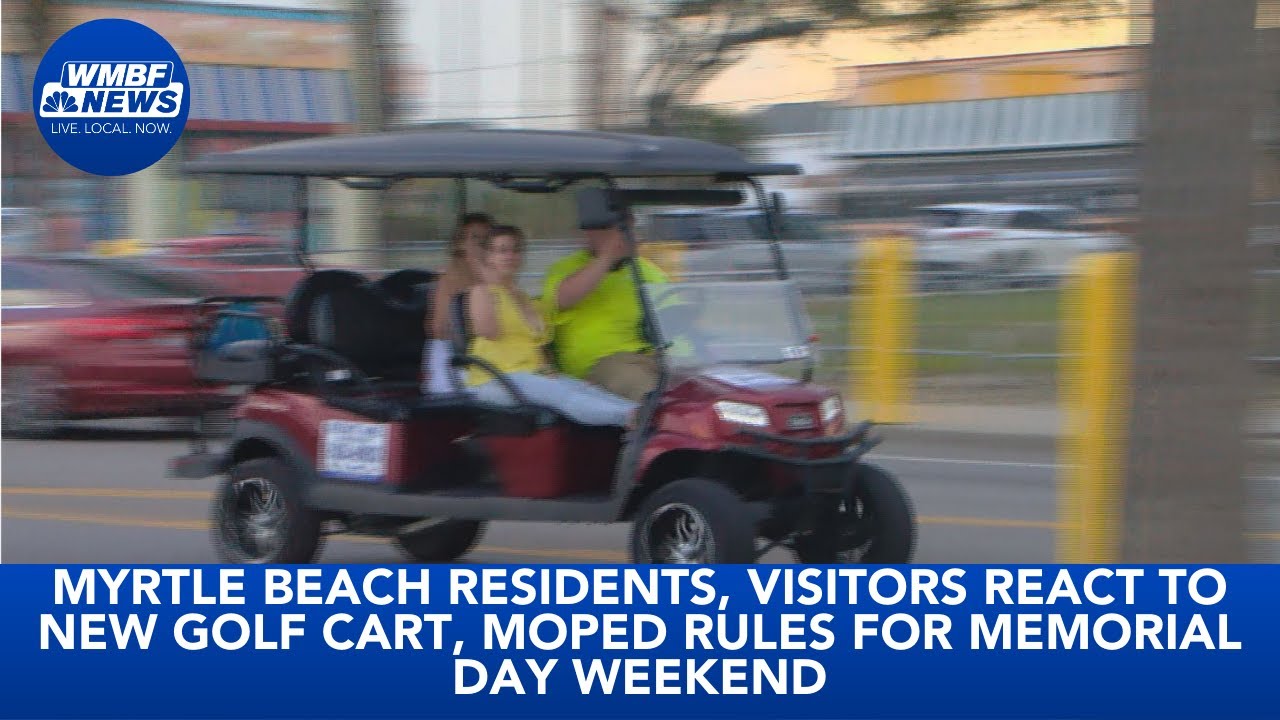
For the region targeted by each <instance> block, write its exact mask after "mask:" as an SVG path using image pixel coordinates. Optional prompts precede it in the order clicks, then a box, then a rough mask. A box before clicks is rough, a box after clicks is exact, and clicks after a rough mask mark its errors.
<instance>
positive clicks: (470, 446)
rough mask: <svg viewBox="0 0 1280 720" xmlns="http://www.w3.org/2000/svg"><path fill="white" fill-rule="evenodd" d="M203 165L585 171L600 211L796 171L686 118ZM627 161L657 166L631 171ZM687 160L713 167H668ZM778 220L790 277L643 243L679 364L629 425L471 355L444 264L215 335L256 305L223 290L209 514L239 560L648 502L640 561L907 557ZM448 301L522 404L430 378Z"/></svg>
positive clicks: (354, 140)
mask: <svg viewBox="0 0 1280 720" xmlns="http://www.w3.org/2000/svg"><path fill="white" fill-rule="evenodd" d="M188 170H189V171H191V172H201V173H245V174H270V175H293V176H297V177H298V178H300V180H302V179H305V178H308V177H321V178H330V179H335V180H339V181H342V182H344V183H346V184H348V185H349V186H350V187H359V188H385V187H387V186H389V185H390V184H391V183H393V182H396V181H398V180H401V179H405V178H420V177H427V178H455V179H461V180H473V181H474V180H482V181H487V182H490V183H492V184H494V185H496V186H498V187H502V188H506V189H510V190H516V191H521V192H528V193H547V192H556V191H560V190H564V189H566V188H570V187H571V186H573V188H572V190H573V191H574V192H576V193H577V199H578V212H579V215H580V218H579V220H580V222H581V224H582V226H584V227H599V226H601V224H602V223H605V222H611V221H612V220H615V219H618V218H620V217H622V214H623V213H624V212H625V211H627V210H628V209H630V208H631V207H634V206H639V205H663V206H671V205H677V206H678V205H685V206H734V205H739V204H741V203H742V202H743V201H744V198H745V197H746V196H747V194H746V192H744V190H745V191H750V192H752V193H753V194H754V195H755V196H756V199H757V201H758V204H759V206H760V207H761V209H762V210H763V211H765V213H766V215H767V217H769V218H770V222H771V224H775V226H776V223H775V222H774V221H776V219H777V203H776V200H772V199H770V198H769V197H768V196H767V195H766V194H765V193H764V192H763V190H762V188H761V186H760V185H759V183H758V182H757V181H756V178H757V177H759V176H765V175H780V174H796V173H797V172H798V169H797V168H795V167H794V166H790V165H775V164H760V163H754V162H750V161H749V160H747V159H745V158H744V157H743V156H742V155H741V154H740V153H739V152H738V151H737V150H734V149H731V148H727V147H723V146H720V145H715V144H712V143H707V142H702V141H695V140H689V139H683V138H671V137H648V136H638V135H624V134H609V133H596V132H544V131H521V130H487V131H431V130H426V131H423V130H417V131H405V132H391V133H380V134H369V135H351V136H344V137H330V138H321V139H309V140H300V141H292V142H286V143H280V144H276V145H270V146H264V147H256V148H252V149H247V150H240V151H236V152H231V153H225V154H219V155H213V156H208V157H204V158H201V159H199V160H196V161H194V162H192V163H191V164H189V166H188ZM623 178H625V179H627V180H628V181H630V182H632V183H635V182H636V181H639V182H644V181H646V180H648V181H649V182H648V185H650V186H651V187H646V188H643V189H621V188H619V187H618V183H617V182H616V180H618V179H623ZM669 178H680V179H682V180H683V182H682V183H681V185H682V186H687V185H690V184H691V181H695V180H696V181H698V184H699V185H700V188H699V189H694V190H684V189H681V190H671V189H661V188H658V187H656V186H657V185H659V184H661V183H662V182H664V181H665V179H669ZM459 186H460V187H461V188H464V189H463V191H462V193H461V195H462V200H463V204H464V206H465V194H466V193H465V184H464V183H459ZM701 186H705V187H701ZM305 187H306V184H305V182H301V181H300V182H299V188H300V189H299V193H300V196H301V197H300V199H301V200H302V202H301V207H302V208H304V210H303V213H301V215H302V225H303V227H302V231H301V232H300V237H301V240H300V250H302V249H305V248H306V246H307V241H306V216H305V208H306V202H305V200H306V198H305ZM624 227H625V228H626V232H627V235H628V239H629V241H630V242H632V243H633V244H634V242H635V239H634V237H632V235H631V233H632V231H631V228H630V227H629V224H628V225H624ZM774 237H775V240H773V241H772V243H771V245H772V249H773V252H772V255H773V257H774V258H775V260H776V263H777V277H776V278H773V279H767V280H759V279H751V280H744V281H741V282H733V281H727V282H706V283H704V282H680V281H673V282H668V283H660V284H644V283H642V282H641V279H640V273H639V270H638V267H637V265H636V264H635V263H631V275H632V278H633V280H634V281H635V283H636V292H637V296H638V298H639V300H640V303H641V305H642V307H643V318H644V320H643V323H642V328H641V330H642V332H643V333H644V334H645V336H646V338H647V339H648V340H649V341H650V343H651V345H652V348H653V350H652V352H653V353H654V354H655V355H656V357H657V358H658V360H659V365H660V367H661V377H660V381H659V385H658V388H657V389H656V390H655V391H654V392H652V393H651V394H650V395H649V396H648V398H647V400H646V401H645V402H644V403H643V404H642V408H641V412H640V418H639V423H638V427H637V429H635V430H633V431H631V432H627V433H623V432H622V431H621V430H613V429H605V428H598V427H584V426H581V425H577V424H575V423H573V422H572V421H570V420H568V419H566V418H565V417H563V416H561V415H560V414H558V413H556V412H555V411H553V410H550V409H548V408H545V407H539V406H536V405H533V404H531V403H529V402H527V401H526V400H525V399H524V398H523V397H522V396H521V395H520V393H519V391H518V389H517V388H515V387H514V386H512V385H510V383H509V382H507V381H506V379H505V378H504V377H503V375H502V373H501V372H498V371H497V370H495V369H493V368H491V367H488V366H487V365H485V364H484V363H482V362H481V361H479V360H477V359H475V358H471V357H468V355H467V347H468V342H469V336H468V328H467V323H466V312H465V308H464V307H463V306H462V303H463V300H462V297H463V296H459V297H457V298H446V297H435V296H434V293H433V289H434V281H435V278H436V275H435V274H434V273H433V272H431V271H429V270H418V269H406V270H400V271H397V272H393V273H391V274H389V275H386V276H384V277H380V278H367V277H364V276H362V275H360V274H357V273H355V272H348V271H342V270H321V271H313V272H311V273H310V274H309V275H308V276H307V277H306V278H304V279H303V280H302V281H301V282H300V283H299V284H298V286H297V287H296V288H295V289H294V291H293V293H292V294H291V296H290V297H289V298H288V300H287V302H286V306H285V308H284V314H283V317H284V319H285V321H284V323H283V326H284V327H283V329H282V330H280V331H278V332H277V333H276V334H275V335H273V336H272V337H271V338H270V339H266V340H245V341H238V342H230V343H225V344H222V345H219V346H217V347H211V346H209V345H208V344H207V343H204V342H203V341H202V340H201V339H200V338H204V337H211V336H213V335H214V334H216V333H215V332H214V329H215V328H216V327H217V326H218V324H219V323H220V322H225V321H227V320H228V319H234V320H237V321H243V320H245V319H246V317H245V316H246V313H244V312H243V311H238V310H234V309H230V308H231V305H233V304H234V303H235V302H237V299H236V298H212V299H210V300H208V301H207V302H206V303H205V304H204V313H203V316H204V317H205V319H206V322H204V323H203V325H202V327H204V328H208V331H207V332H201V333H200V334H199V335H198V336H197V341H196V344H197V347H196V349H195V365H196V372H197V374H198V375H199V377H201V378H202V379H203V380H205V381H207V382H210V383H217V384H222V385H226V384H239V385H245V386H249V387H250V388H251V389H250V390H249V391H248V392H247V393H246V394H245V395H244V396H243V398H242V399H241V400H240V401H239V403H238V405H237V407H236V408H235V411H234V416H235V422H234V429H233V431H232V433H231V436H230V438H229V440H228V441H227V443H226V445H225V447H220V448H219V449H217V450H212V449H210V448H211V447H212V446H211V445H209V444H206V443H204V442H203V441H198V442H197V447H195V448H193V452H192V453H191V454H189V455H187V456H184V457H182V458H178V459H176V460H175V461H174V462H173V464H172V467H171V472H172V474H174V475H175V476H178V477H185V478H206V477H212V476H222V477H223V478H224V479H223V481H222V484H221V486H220V489H219V490H218V492H217V493H216V496H215V500H214V508H213V519H214V529H213V534H214V541H215V544H216V546H217V548H218V551H219V554H220V556H221V557H222V559H224V560H226V561H231V562H268V563H299V562H309V561H311V560H312V559H313V558H314V557H315V556H316V553H317V551H318V549H319V547H320V545H321V542H322V540H323V538H324V536H325V535H327V534H330V533H363V534H372V535H380V536H386V537H390V538H393V539H394V540H395V542H397V543H398V544H399V545H400V546H401V547H402V548H403V549H404V550H405V551H407V552H408V553H409V554H410V555H412V556H413V557H415V558H417V559H418V560H421V561H424V562H446V561H450V560H454V559H456V558H458V557H460V556H462V555H463V554H465V553H466V552H467V551H468V550H469V549H470V548H471V547H473V545H474V544H475V542H476V541H477V539H478V538H479V536H480V534H481V533H482V531H483V527H484V523H485V522H487V521H491V520H521V521H544V522H558V523H565V522H583V523H614V522H630V523H632V526H633V530H632V533H631V554H632V557H633V559H634V560H635V561H636V562H640V563H750V562H754V561H755V560H757V559H758V558H759V557H761V556H762V555H763V554H764V553H766V552H768V551H770V550H771V549H773V548H775V547H779V546H784V547H787V548H790V549H791V550H792V551H793V552H794V553H795V555H796V557H797V559H798V560H800V561H801V562H808V563H833V562H849V561H861V562H871V563H905V562H909V561H910V560H911V557H912V553H913V549H914V544H915V535H916V527H915V518H914V514H913V511H912V508H911V504H910V502H909V500H908V498H907V497H906V495H905V493H904V492H903V490H902V488H901V487H900V486H899V484H898V483H897V481H896V480H895V479H894V478H893V477H891V476H890V475H889V474H887V473H886V472H885V471H884V470H881V469H879V468H877V467H875V466H873V465H870V464H867V463H866V462H864V461H863V456H864V454H865V453H866V452H867V451H868V450H869V449H871V448H872V446H873V445H874V444H875V443H876V442H877V440H876V439H875V438H873V437H871V436H870V434H869V429H870V425H869V424H868V423H865V422H864V423H861V424H856V425H854V424H852V423H849V422H847V420H846V418H845V411H844V407H843V405H842V403H841V400H840V397H839V395H838V394H836V393H835V392H833V391H831V390H828V389H826V388H822V387H818V386H816V385H813V384H811V383H810V382H809V381H810V380H811V378H812V373H813V368H814V363H815V357H814V353H813V352H812V349H811V342H812V331H811V328H810V324H809V320H808V317H807V315H806V313H805V309H804V305H803V302H802V299H801V297H800V295H799V293H798V292H797V290H796V288H795V286H794V285H793V284H792V282H791V281H790V280H788V278H787V272H786V268H785V266H784V265H783V263H782V256H781V253H780V252H779V251H778V247H777V241H776V232H775V233H774ZM633 247H634V245H633ZM433 303H449V305H450V312H451V316H452V318H453V330H454V332H453V337H451V338H449V339H448V340H449V342H450V343H451V348H452V352H451V359H450V361H449V363H448V364H449V366H451V367H452V368H454V370H455V371H457V370H459V369H461V368H466V367H475V366H480V367H482V368H483V369H484V370H486V371H488V372H490V373H491V374H493V375H494V377H495V378H496V379H497V381H498V382H502V383H504V384H506V386H507V388H508V390H509V392H510V393H511V395H512V397H513V399H514V405H510V406H507V405H502V406H498V405H490V404H485V403H482V402H480V401H478V400H477V399H476V398H475V397H473V396H472V395H471V394H469V393H468V392H466V391H465V389H464V388H463V387H462V386H461V384H460V383H457V382H455V383H454V387H455V388H456V392H446V393H440V394H434V395H433V394H424V393H423V391H422V377H421V374H422V368H424V367H427V366H429V365H430V363H429V362H424V360H425V358H424V357H423V353H424V352H430V350H427V351H424V347H431V345H430V344H428V343H426V341H427V340H428V338H427V337H425V335H424V330H423V322H422V319H423V317H424V314H425V313H427V312H429V311H430V308H431V306H432V304H433ZM248 316H252V313H248Z"/></svg>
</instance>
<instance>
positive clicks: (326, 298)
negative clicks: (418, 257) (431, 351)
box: [287, 270, 434, 384]
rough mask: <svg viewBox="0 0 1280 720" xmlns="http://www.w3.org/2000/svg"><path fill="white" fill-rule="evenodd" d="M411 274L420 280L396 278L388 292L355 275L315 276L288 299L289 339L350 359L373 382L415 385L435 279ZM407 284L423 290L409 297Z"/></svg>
mask: <svg viewBox="0 0 1280 720" xmlns="http://www.w3.org/2000/svg"><path fill="white" fill-rule="evenodd" d="M402 272H403V271H402ZM415 272H421V273H422V274H421V275H419V276H418V278H417V279H420V280H423V281H424V282H419V283H407V282H403V281H402V280H397V281H396V285H399V286H398V287H396V286H393V287H392V288H391V289H390V290H389V289H388V288H387V287H385V286H384V284H383V283H382V281H380V282H375V283H370V282H368V281H366V280H364V279H363V278H360V277H359V276H358V275H356V274H355V273H348V272H346V271H341V270H322V271H319V272H316V273H314V274H313V275H311V276H310V277H308V278H307V279H306V280H304V281H303V282H302V283H300V284H299V287H298V288H297V289H296V290H295V293H294V296H293V298H292V299H291V303H290V307H289V308H288V310H287V318H288V320H289V323H290V326H289V331H290V336H291V337H292V339H293V340H294V342H298V343H302V344H309V345H314V346H316V347H319V348H322V349H324V350H328V351H330V352H332V353H334V354H336V355H339V356H341V357H343V358H345V359H347V360H349V361H350V362H351V364H352V365H354V366H355V367H356V368H357V369H359V370H360V372H362V373H364V375H365V376H367V377H368V378H369V379H370V380H372V381H374V382H392V383H397V382H412V383H415V384H416V381H417V378H418V373H419V368H420V363H421V359H422V345H423V343H424V342H425V340H426V333H425V331H424V328H423V318H424V317H425V313H426V311H427V307H428V304H429V302H430V294H431V288H430V285H431V284H432V282H433V281H434V275H431V274H430V273H425V271H415ZM393 275H396V274H394V273H393ZM390 277H392V276H388V278H390ZM399 277H400V278H403V277H405V276H404V275H401V276H399ZM357 278H359V281H358V282H357V281H356V279H357ZM384 280H386V278H384ZM401 283H403V284H401ZM388 284H390V283H388ZM410 285H417V286H421V287H415V288H412V292H411V293H410V292H409V286H410Z"/></svg>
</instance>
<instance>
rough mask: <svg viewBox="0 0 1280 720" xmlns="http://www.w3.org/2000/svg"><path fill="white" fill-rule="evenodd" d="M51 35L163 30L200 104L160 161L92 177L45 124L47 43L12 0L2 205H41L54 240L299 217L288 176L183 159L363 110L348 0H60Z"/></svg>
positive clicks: (196, 230) (342, 127) (326, 130)
mask: <svg viewBox="0 0 1280 720" xmlns="http://www.w3.org/2000/svg"><path fill="white" fill-rule="evenodd" d="M47 5H48V6H49V7H50V10H49V11H48V12H49V18H48V25H49V31H48V38H47V39H46V40H45V43H44V44H45V45H46V46H47V44H48V43H49V42H51V41H52V40H53V39H56V38H57V37H58V36H59V35H61V34H62V33H63V32H65V31H66V30H67V29H69V28H71V27H74V26H75V25H78V24H80V23H83V22H87V21H89V20H93V19H98V18H108V17H116V18H126V19H130V20H135V21H137V22H140V23H142V24H144V25H146V26H148V27H150V28H151V29H153V30H155V31H156V32H158V33H160V34H161V35H162V36H164V37H165V38H166V39H167V40H168V41H169V42H170V43H171V44H172V45H173V46H174V48H175V49H176V50H177V51H178V54H179V55H180V56H181V57H182V60H183V63H184V65H185V66H186V69H187V73H188V76H189V78H190V83H191V113H190V116H189V118H188V121H187V126H186V130H185V132H184V133H183V137H182V139H181V140H180V141H179V143H178V144H177V146H175V147H174V149H173V150H172V151H170V153H169V155H168V156H166V158H165V159H164V160H162V161H161V162H160V163H158V164H157V165H155V166H153V167H151V168H149V169H147V170H144V171H142V172H139V173H136V174H134V175H130V176H125V177H121V178H105V177H98V176H93V175H88V174H85V173H82V172H79V171H78V170H76V169H74V168H72V167H70V166H69V165H67V164H66V163H65V162H63V161H62V160H61V159H60V158H58V157H57V156H56V155H55V154H54V153H53V152H52V151H51V150H50V149H49V147H48V145H47V144H46V143H45V141H44V138H43V137H42V136H41V135H40V132H39V130H38V129H37V128H36V127H35V125H34V122H33V116H32V112H31V87H32V85H31V84H32V82H33V77H34V74H35V69H36V67H37V65H38V64H39V59H40V58H39V53H38V52H37V51H36V50H35V48H36V47H37V45H39V43H38V42H37V41H33V40H32V38H31V33H30V32H29V30H28V28H29V27H30V23H29V22H28V18H27V12H28V11H29V9H30V8H29V6H28V4H27V3H26V2H25V1H21V0H5V2H4V3H3V8H2V11H3V13H4V17H5V23H4V37H3V47H4V55H3V74H4V76H3V86H2V87H3V98H2V101H3V102H2V107H0V109H2V110H3V115H2V119H3V134H4V143H3V152H4V157H3V162H4V168H5V172H4V185H3V203H4V207H5V208H6V209H9V208H39V209H41V210H42V211H43V213H44V215H45V217H46V221H47V227H48V230H49V232H48V233H47V238H46V242H47V247H48V248H49V249H55V250H84V249H90V248H92V246H93V245H95V244H96V243H99V242H104V241H110V240H118V239H122V238H130V239H136V240H140V241H143V242H154V241H157V240H163V239H165V238H171V237H183V236H191V235H198V234H203V233H209V232H218V231H227V230H252V231H262V232H275V231H279V230H281V229H282V228H283V227H284V226H286V225H287V224H288V223H289V222H290V211H291V210H292V198H293V196H294V195H293V193H294V188H293V186H292V184H291V183H290V182H289V181H287V180H268V179H262V178H217V179H211V178H200V179H190V178H183V177H180V176H179V174H178V171H177V167H178V165H179V164H180V163H181V162H182V161H184V160H186V159H189V158H192V157H197V156H199V155H201V154H204V153H207V152H211V151H221V150H229V149H235V148H240V147H248V146H252V145H257V144H261V143H266V142H274V141H278V140H284V139H290V138H298V137H306V136H315V135H325V134H330V133H335V132H344V131H346V130H347V128H348V127H349V126H350V125H351V123H352V121H353V117H354V110H353V99H352V93H351V89H350V83H349V80H348V77H347V67H348V62H349V57H348V52H349V32H348V25H349V16H348V15H347V14H345V13H344V12H341V11H340V10H339V7H340V5H339V4H338V3H330V4H328V5H326V4H325V3H322V2H316V3H310V5H311V6H314V7H318V8H327V9H305V10H304V9H297V5H298V3H293V4H292V6H284V5H285V4H284V3H280V4H278V5H277V6H272V7H268V6H267V3H262V4H261V5H256V6H247V5H227V4H220V3H202V2H134V1H131V0H110V1H108V0H97V1H94V0H85V1H76V0H70V1H66V2H50V3H47Z"/></svg>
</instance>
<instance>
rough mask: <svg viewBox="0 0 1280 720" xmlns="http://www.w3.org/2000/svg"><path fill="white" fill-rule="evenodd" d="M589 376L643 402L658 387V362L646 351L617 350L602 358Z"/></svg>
mask: <svg viewBox="0 0 1280 720" xmlns="http://www.w3.org/2000/svg"><path fill="white" fill-rule="evenodd" d="M586 379H587V382H589V383H592V384H594V385H599V386H600V387H602V388H604V389H605V390H608V391H609V392H611V393H613V394H614V395H620V396H622V397H624V398H626V399H628V400H630V401H632V402H641V401H643V400H644V396H645V395H647V394H648V393H650V392H652V391H653V389H654V388H656V387H657V386H658V361H657V360H656V359H655V358H654V357H653V356H652V355H645V354H642V353H616V354H614V355H610V356H608V357H605V358H601V359H600V360H599V361H598V362H597V363H596V364H595V365H594V366H592V368H591V372H589V373H587V378H586Z"/></svg>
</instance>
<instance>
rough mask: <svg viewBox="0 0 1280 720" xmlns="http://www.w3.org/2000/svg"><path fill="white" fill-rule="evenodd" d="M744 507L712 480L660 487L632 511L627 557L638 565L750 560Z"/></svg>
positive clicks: (751, 534)
mask: <svg viewBox="0 0 1280 720" xmlns="http://www.w3.org/2000/svg"><path fill="white" fill-rule="evenodd" d="M745 504H746V503H744V502H743V500H742V498H741V497H740V496H739V495H738V494H737V493H735V492H734V491H733V490H731V489H730V488H728V487H726V486H725V485H723V484H721V483H718V482H715V481H712V480H706V479H703V478H686V479H684V480H676V481H675V482H673V483H671V484H669V485H664V486H663V487H661V488H659V489H658V490H656V491H655V492H654V493H653V494H652V495H650V496H649V497H648V498H646V499H645V501H644V502H643V503H642V504H641V506H640V509H639V510H638V511H637V512H636V517H635V522H634V524H633V526H632V530H631V557H632V559H633V560H634V561H635V562H637V563H640V564H650V563H653V564H698V565H702V564H714V563H752V562H755V537H756V533H755V527H754V524H753V523H752V521H751V519H750V518H751V515H750V513H748V512H746V507H745Z"/></svg>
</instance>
